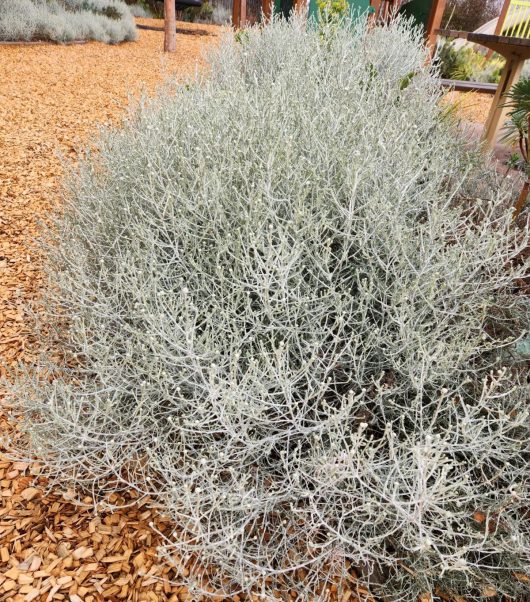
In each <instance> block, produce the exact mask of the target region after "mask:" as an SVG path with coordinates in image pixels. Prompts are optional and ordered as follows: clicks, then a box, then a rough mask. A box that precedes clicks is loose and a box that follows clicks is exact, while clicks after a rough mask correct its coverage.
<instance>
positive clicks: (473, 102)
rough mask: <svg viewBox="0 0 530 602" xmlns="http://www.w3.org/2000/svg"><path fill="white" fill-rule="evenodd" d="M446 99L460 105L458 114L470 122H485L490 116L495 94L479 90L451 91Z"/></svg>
mask: <svg viewBox="0 0 530 602" xmlns="http://www.w3.org/2000/svg"><path fill="white" fill-rule="evenodd" d="M446 100H447V101H449V102H453V103H455V104H456V106H457V107H458V114H459V115H460V116H461V117H462V119H465V120H466V121H468V122H470V123H478V124H484V123H486V119H487V117H488V113H489V110H490V108H491V103H492V102H493V96H492V95H491V94H480V93H479V92H455V91H452V92H449V93H448V94H447V96H446Z"/></svg>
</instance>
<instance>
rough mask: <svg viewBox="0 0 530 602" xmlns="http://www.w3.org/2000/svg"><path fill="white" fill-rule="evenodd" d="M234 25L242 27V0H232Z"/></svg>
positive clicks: (237, 27)
mask: <svg viewBox="0 0 530 602" xmlns="http://www.w3.org/2000/svg"><path fill="white" fill-rule="evenodd" d="M232 27H235V28H236V29H239V28H240V27H241V0H232Z"/></svg>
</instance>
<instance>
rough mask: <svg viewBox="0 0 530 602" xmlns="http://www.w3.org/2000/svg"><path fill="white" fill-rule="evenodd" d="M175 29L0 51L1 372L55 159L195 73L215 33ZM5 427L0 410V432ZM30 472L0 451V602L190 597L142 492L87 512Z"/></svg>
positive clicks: (14, 348)
mask: <svg viewBox="0 0 530 602" xmlns="http://www.w3.org/2000/svg"><path fill="white" fill-rule="evenodd" d="M139 22H140V23H142V24H143V25H147V26H155V27H158V26H160V22H159V21H155V20H148V19H141V20H139ZM179 30H180V33H181V34H184V33H186V34H190V35H177V44H178V50H177V52H176V53H175V54H173V55H164V53H163V52H162V51H161V49H162V42H163V34H162V33H160V32H158V31H144V30H142V31H141V32H139V39H138V41H137V42H135V43H126V44H122V45H118V46H106V45H104V44H99V43H87V44H84V45H74V46H60V45H52V44H50V45H41V44H39V45H27V46H16V45H7V46H1V47H0V376H2V375H3V376H5V375H6V370H7V371H9V369H10V368H12V367H13V366H15V365H16V363H17V362H20V361H22V362H26V363H29V364H31V362H32V361H33V360H34V359H35V356H36V354H37V352H38V346H37V342H36V341H34V340H33V339H32V335H31V330H30V326H29V321H28V319H27V318H28V317H27V315H26V313H25V307H26V305H27V304H28V302H31V301H32V300H34V299H35V298H36V296H37V295H38V293H39V288H40V287H41V286H42V273H41V264H40V260H39V256H38V253H36V251H35V249H34V246H33V241H34V238H35V236H36V235H37V234H38V230H39V223H40V221H41V220H43V219H46V215H47V213H48V212H49V210H50V209H51V208H52V207H53V206H54V205H55V204H56V203H57V202H60V197H61V194H60V186H61V184H60V182H61V178H62V175H63V168H62V160H61V157H60V155H62V156H63V157H66V158H67V159H68V158H72V159H75V154H76V150H77V149H78V148H80V147H82V146H83V145H84V144H86V142H87V141H88V140H89V139H90V137H91V135H92V134H94V133H95V131H96V130H97V126H98V124H102V123H111V122H112V123H116V122H119V120H120V118H121V117H122V116H123V114H124V112H125V110H126V107H127V105H128V102H129V97H130V96H131V95H132V96H138V95H140V94H141V93H143V92H145V93H147V94H153V93H154V92H155V91H156V88H157V86H159V85H160V84H161V83H163V81H164V79H165V78H166V77H167V76H169V75H171V74H178V75H185V74H192V73H193V71H194V70H195V68H196V65H197V64H199V65H200V64H201V60H202V59H201V55H202V52H203V50H204V49H205V47H206V46H208V45H209V44H213V43H215V42H216V40H217V39H218V35H219V32H220V28H219V27H216V26H208V25H194V24H189V23H179ZM0 396H1V391H0ZM6 429H8V425H7V420H6V417H5V416H0V435H2V434H5V433H6ZM38 473H39V466H38V464H37V463H31V462H20V461H19V462H13V461H11V460H10V459H9V458H8V457H7V456H6V455H5V454H2V453H1V449H0V602H32V601H34V600H35V601H37V602H45V601H48V602H51V601H52V600H65V601H68V602H81V601H82V602H103V601H107V602H108V601H114V600H116V601H118V600H119V601H129V600H130V601H133V602H150V601H152V602H157V601H162V600H170V601H171V602H176V601H178V600H188V601H191V600H194V598H193V597H192V596H191V595H190V594H189V593H188V592H187V590H186V588H184V587H182V586H178V585H170V584H169V583H168V580H176V581H177V582H178V578H179V572H178V571H177V570H176V569H175V568H174V567H173V568H170V567H168V566H166V565H164V564H163V563H162V562H161V561H160V559H159V558H158V557H157V545H158V544H159V543H160V535H159V534H158V533H157V530H158V531H160V532H162V533H163V532H166V531H168V529H169V528H170V526H169V523H168V522H167V520H166V519H164V518H163V517H161V516H160V514H159V513H158V512H156V511H154V510H153V509H151V508H149V501H148V500H142V501H140V502H138V503H136V504H134V505H133V506H131V507H130V508H128V509H127V510H125V509H121V510H120V509H117V510H115V511H114V512H113V511H110V510H104V511H100V510H98V511H96V509H95V507H94V503H93V501H92V499H91V498H86V499H84V500H78V499H77V498H76V496H75V495H74V493H73V492H71V491H64V490H57V488H52V490H51V491H48V489H49V487H47V483H46V481H45V479H43V478H42V477H40V476H39V474H38ZM111 501H112V502H114V503H116V505H117V506H119V505H120V503H121V502H122V501H123V500H120V499H118V498H116V499H114V500H111ZM151 522H153V523H154V524H155V526H156V528H155V529H153V528H152V527H151V526H150V523H151ZM185 570H186V569H185V567H181V569H180V571H181V572H182V571H185ZM181 581H182V579H181ZM195 599H197V598H195Z"/></svg>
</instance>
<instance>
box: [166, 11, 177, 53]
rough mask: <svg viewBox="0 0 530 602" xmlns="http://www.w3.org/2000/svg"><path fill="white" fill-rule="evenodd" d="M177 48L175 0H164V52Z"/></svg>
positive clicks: (173, 50)
mask: <svg viewBox="0 0 530 602" xmlns="http://www.w3.org/2000/svg"><path fill="white" fill-rule="evenodd" d="M176 50H177V15H176V11H175V0H164V52H175V51H176Z"/></svg>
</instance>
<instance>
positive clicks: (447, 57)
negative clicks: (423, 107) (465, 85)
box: [438, 40, 505, 83]
mask: <svg viewBox="0 0 530 602" xmlns="http://www.w3.org/2000/svg"><path fill="white" fill-rule="evenodd" d="M452 42H453V41H452V40H445V41H444V42H443V44H442V45H441V47H440V49H439V53H438V60H439V64H440V72H441V75H442V77H445V78H448V79H456V80H462V81H474V82H485V83H499V81H500V79H501V72H502V69H503V67H504V65H505V59H504V58H503V57H502V56H500V55H499V54H496V53H495V54H494V55H493V56H492V57H491V58H490V59H488V58H487V57H486V55H485V54H482V53H481V52H479V51H477V50H475V49H474V48H472V47H466V46H464V47H463V48H459V49H456V48H455V47H454V45H453V43H452Z"/></svg>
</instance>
